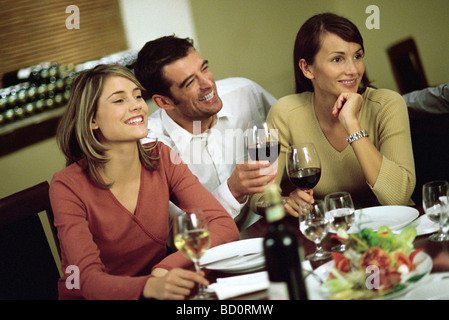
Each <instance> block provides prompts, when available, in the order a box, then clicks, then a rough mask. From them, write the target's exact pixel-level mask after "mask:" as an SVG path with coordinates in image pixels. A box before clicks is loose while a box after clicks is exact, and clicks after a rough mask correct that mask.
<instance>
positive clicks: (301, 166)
mask: <svg viewBox="0 0 449 320" xmlns="http://www.w3.org/2000/svg"><path fill="white" fill-rule="evenodd" d="M286 170H287V175H288V177H289V179H290V181H291V182H292V183H293V184H294V185H296V186H297V187H298V188H300V189H303V190H310V189H312V188H314V187H315V186H316V185H317V184H318V182H319V181H320V178H321V163H320V158H319V156H318V153H317V151H316V149H315V146H314V144H313V143H302V144H297V145H294V146H289V147H288V148H287V153H286Z"/></svg>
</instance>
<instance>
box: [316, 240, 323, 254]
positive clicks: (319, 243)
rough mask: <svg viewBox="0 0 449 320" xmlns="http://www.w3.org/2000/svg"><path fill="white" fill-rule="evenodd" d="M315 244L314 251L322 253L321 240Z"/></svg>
mask: <svg viewBox="0 0 449 320" xmlns="http://www.w3.org/2000/svg"><path fill="white" fill-rule="evenodd" d="M315 246H316V250H315V253H322V252H323V247H322V246H321V241H320V242H315Z"/></svg>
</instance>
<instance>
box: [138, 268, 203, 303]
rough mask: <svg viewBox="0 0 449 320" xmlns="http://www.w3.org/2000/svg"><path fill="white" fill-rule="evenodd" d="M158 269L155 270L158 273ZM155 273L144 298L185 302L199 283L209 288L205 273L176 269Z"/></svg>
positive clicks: (148, 282) (149, 281)
mask: <svg viewBox="0 0 449 320" xmlns="http://www.w3.org/2000/svg"><path fill="white" fill-rule="evenodd" d="M156 270H157V269H155V271H156ZM159 271H160V270H158V271H156V272H153V273H152V274H153V275H154V277H152V278H149V279H148V281H147V283H146V284H145V287H144V289H143V296H144V298H155V299H158V300H184V299H185V298H187V297H188V296H189V295H190V293H191V290H192V289H193V288H195V287H196V284H197V283H200V284H202V285H204V286H208V285H209V282H208V281H207V280H206V278H204V272H200V273H197V272H193V271H189V270H185V269H180V268H174V269H172V270H170V271H166V270H165V271H166V272H159Z"/></svg>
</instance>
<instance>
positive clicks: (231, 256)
mask: <svg viewBox="0 0 449 320" xmlns="http://www.w3.org/2000/svg"><path fill="white" fill-rule="evenodd" d="M200 266H201V267H202V268H206V269H209V270H217V271H221V272H225V273H246V272H254V271H258V270H261V269H263V268H265V256H264V254H263V238H253V239H246V240H238V241H233V242H229V243H225V244H222V245H219V246H216V247H213V248H210V249H209V250H207V251H206V252H205V253H204V255H203V256H202V257H201V259H200Z"/></svg>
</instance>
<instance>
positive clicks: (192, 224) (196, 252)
mask: <svg viewBox="0 0 449 320" xmlns="http://www.w3.org/2000/svg"><path fill="white" fill-rule="evenodd" d="M173 234H174V242H175V246H176V248H177V249H178V250H179V251H180V252H181V253H182V254H183V255H184V256H185V257H186V258H187V259H190V260H192V261H193V263H194V265H195V270H196V272H200V270H201V269H200V266H199V260H200V258H201V256H202V255H203V254H204V252H206V250H207V249H208V248H209V246H210V234H209V230H208V228H207V220H206V217H205V215H204V214H203V212H202V211H201V210H192V211H190V212H183V213H181V214H179V215H177V216H175V217H174V219H173ZM192 299H193V300H205V299H209V294H208V293H206V292H205V290H204V287H203V286H202V285H199V288H198V294H197V295H196V296H195V297H193V298H192Z"/></svg>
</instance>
